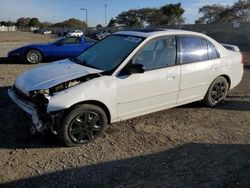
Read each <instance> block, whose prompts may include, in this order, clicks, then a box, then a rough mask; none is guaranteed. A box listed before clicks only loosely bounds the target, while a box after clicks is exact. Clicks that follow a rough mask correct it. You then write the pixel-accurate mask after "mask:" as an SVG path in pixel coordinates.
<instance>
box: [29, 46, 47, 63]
mask: <svg viewBox="0 0 250 188" xmlns="http://www.w3.org/2000/svg"><path fill="white" fill-rule="evenodd" d="M42 59H43V57H42V54H41V52H39V51H38V50H36V49H30V50H29V51H28V52H27V53H26V61H27V62H28V63H31V64H37V63H41V62H42Z"/></svg>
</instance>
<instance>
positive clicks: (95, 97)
mask: <svg viewBox="0 0 250 188" xmlns="http://www.w3.org/2000/svg"><path fill="white" fill-rule="evenodd" d="M109 77H110V76H109ZM109 77H108V76H107V77H106V79H105V78H104V77H100V78H97V79H94V80H90V81H88V82H85V83H82V84H80V85H77V86H74V87H72V88H69V89H66V90H64V91H62V92H60V93H57V94H55V95H53V96H51V97H50V99H49V104H48V107H47V112H48V113H51V112H54V111H59V110H64V109H68V108H70V107H71V106H74V105H75V104H78V103H81V102H85V101H97V102H100V103H103V104H104V105H105V106H106V107H107V109H108V110H109V112H110V116H111V117H110V118H111V122H114V121H117V120H118V114H117V104H116V101H117V100H116V96H117V95H116V93H117V89H116V88H117V87H116V81H115V79H111V78H109Z"/></svg>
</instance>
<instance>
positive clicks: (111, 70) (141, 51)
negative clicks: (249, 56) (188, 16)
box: [8, 30, 243, 146]
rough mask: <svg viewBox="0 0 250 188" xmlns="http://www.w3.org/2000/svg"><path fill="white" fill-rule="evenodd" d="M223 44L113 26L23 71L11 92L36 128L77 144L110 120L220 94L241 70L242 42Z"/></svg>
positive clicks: (215, 100)
mask: <svg viewBox="0 0 250 188" xmlns="http://www.w3.org/2000/svg"><path fill="white" fill-rule="evenodd" d="M224 46H225V47H224ZM224 46H223V45H221V44H219V43H218V42H216V41H215V40H213V39H211V38H210V37H208V36H206V35H203V34H200V33H195V32H190V31H182V30H140V31H123V32H118V33H114V34H112V35H110V36H108V37H107V38H105V39H104V40H102V41H100V42H98V43H96V44H95V45H94V46H92V47H91V48H89V49H88V50H86V51H84V52H83V53H82V54H80V55H79V56H77V57H76V58H71V59H66V60H61V61H57V62H54V63H51V64H48V65H42V66H38V67H36V68H33V69H31V70H29V71H27V72H25V73H23V74H22V75H20V76H19V77H18V78H17V79H16V81H15V83H14V86H13V88H12V89H10V90H9V91H8V93H9V96H10V98H11V99H12V100H13V101H14V102H15V103H16V104H17V105H18V106H19V107H20V108H21V109H23V110H24V111H26V112H27V113H28V114H29V115H30V116H31V118H32V121H33V124H34V129H35V130H36V131H38V132H42V131H44V130H46V129H49V130H51V131H52V132H53V133H55V134H59V135H60V137H61V138H62V141H63V142H64V143H65V144H66V145H68V146H75V145H81V144H85V143H89V142H91V141H93V140H95V139H96V138H98V137H99V136H100V135H102V134H103V133H104V131H105V129H106V127H107V125H108V124H110V123H113V122H118V121H122V120H126V119H130V118H133V117H137V116H141V115H145V114H148V113H152V112H156V111H159V110H163V109H168V108H172V107H175V106H180V105H183V104H187V103H191V102H194V101H200V100H203V101H204V103H205V104H206V105H207V106H210V107H213V106H215V105H217V104H219V103H220V102H222V101H223V100H224V99H225V97H226V95H227V93H228V91H229V90H230V89H232V88H234V87H235V86H237V85H238V84H239V83H240V81H241V79H242V75H243V64H242V55H241V53H240V52H239V48H238V47H236V46H233V45H226V44H225V45H224Z"/></svg>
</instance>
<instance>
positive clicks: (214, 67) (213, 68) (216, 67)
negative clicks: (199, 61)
mask: <svg viewBox="0 0 250 188" xmlns="http://www.w3.org/2000/svg"><path fill="white" fill-rule="evenodd" d="M218 68H219V67H218V66H216V65H213V66H212V67H211V69H212V70H217V69H218Z"/></svg>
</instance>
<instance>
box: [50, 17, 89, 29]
mask: <svg viewBox="0 0 250 188" xmlns="http://www.w3.org/2000/svg"><path fill="white" fill-rule="evenodd" d="M53 26H55V27H70V28H80V29H84V28H87V24H86V22H82V21H81V20H78V19H75V18H70V19H68V20H65V21H63V22H59V23H56V24H54V25H53Z"/></svg>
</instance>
